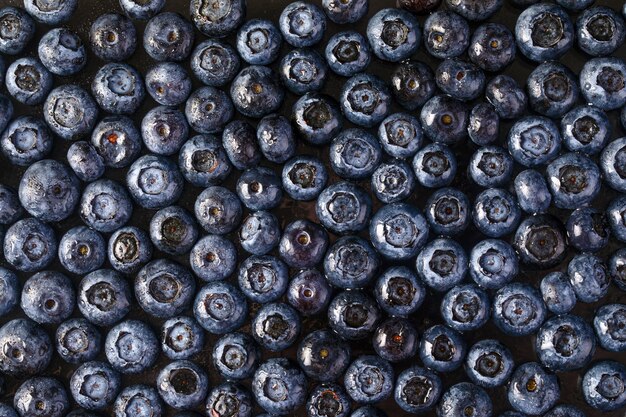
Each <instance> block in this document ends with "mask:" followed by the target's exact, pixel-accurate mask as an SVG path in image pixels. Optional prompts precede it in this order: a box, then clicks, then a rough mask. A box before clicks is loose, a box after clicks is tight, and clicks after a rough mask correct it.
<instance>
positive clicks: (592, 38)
mask: <svg viewBox="0 0 626 417" xmlns="http://www.w3.org/2000/svg"><path fill="white" fill-rule="evenodd" d="M625 36H626V29H625V28H624V19H623V18H622V16H620V15H619V14H618V13H617V12H615V11H614V10H613V9H611V8H609V7H602V6H596V7H590V8H588V9H586V10H584V11H583V12H582V13H581V14H580V16H578V18H577V19H576V40H577V41H578V46H579V47H580V49H582V50H583V51H584V52H585V53H587V54H589V55H592V56H603V55H610V54H612V53H613V52H615V50H617V48H619V47H620V46H621V45H622V44H623V43H624V37H625Z"/></svg>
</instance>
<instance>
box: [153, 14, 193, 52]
mask: <svg viewBox="0 0 626 417" xmlns="http://www.w3.org/2000/svg"><path fill="white" fill-rule="evenodd" d="M193 41H194V31H193V26H192V25H191V23H190V22H189V21H188V20H187V19H185V18H184V17H182V16H181V15H179V14H178V13H173V12H164V13H159V14H157V15H156V16H154V17H153V18H152V19H150V20H149V21H148V23H147V24H146V27H145V29H144V32H143V48H144V50H145V51H146V53H147V54H148V55H150V57H151V58H152V59H154V60H155V61H182V60H183V59H185V58H187V57H188V56H189V54H190V53H191V48H192V46H193Z"/></svg>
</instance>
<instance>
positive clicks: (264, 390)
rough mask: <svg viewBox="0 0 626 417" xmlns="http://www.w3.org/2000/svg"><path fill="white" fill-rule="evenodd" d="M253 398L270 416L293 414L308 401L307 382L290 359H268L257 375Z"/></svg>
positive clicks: (253, 382) (255, 376) (253, 386)
mask: <svg viewBox="0 0 626 417" xmlns="http://www.w3.org/2000/svg"><path fill="white" fill-rule="evenodd" d="M252 394H253V395H254V399H255V400H256V402H257V404H258V405H259V406H261V408H262V409H264V410H265V411H267V412H268V413H270V414H272V415H274V414H278V415H287V414H292V413H294V412H295V411H296V410H297V409H298V408H299V407H300V406H302V405H304V403H305V401H306V394H307V380H306V377H305V375H304V373H303V372H302V371H301V370H300V368H298V366H297V365H295V364H294V363H292V362H291V361H289V360H288V359H285V358H272V359H268V360H266V361H265V362H263V363H262V364H261V365H260V366H259V368H258V369H257V370H256V372H255V373H254V377H253V378H252Z"/></svg>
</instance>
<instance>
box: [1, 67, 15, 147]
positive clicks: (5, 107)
mask: <svg viewBox="0 0 626 417" xmlns="http://www.w3.org/2000/svg"><path fill="white" fill-rule="evenodd" d="M5 72H6V71H5V67H4V61H0V85H1V84H4V74H5ZM12 118H13V103H12V102H11V100H10V99H9V98H8V97H7V96H5V95H4V94H0V131H2V132H3V131H4V129H5V128H6V127H7V125H8V124H9V122H10V121H11V119H12ZM2 149H3V150H4V145H2Z"/></svg>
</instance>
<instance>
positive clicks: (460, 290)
mask: <svg viewBox="0 0 626 417" xmlns="http://www.w3.org/2000/svg"><path fill="white" fill-rule="evenodd" d="M440 310H441V316H442V317H443V320H444V321H445V322H446V324H447V325H448V326H450V327H451V328H453V329H455V330H457V331H460V332H464V331H475V330H478V329H479V328H481V327H483V326H484V325H485V324H486V323H487V321H488V320H489V313H490V311H491V302H490V300H489V295H487V292H486V291H485V290H483V289H481V288H479V287H478V286H477V285H475V284H464V285H457V286H455V287H453V288H452V289H450V290H449V291H448V292H447V293H446V295H445V296H444V297H443V300H442V301H441V309H440Z"/></svg>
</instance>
